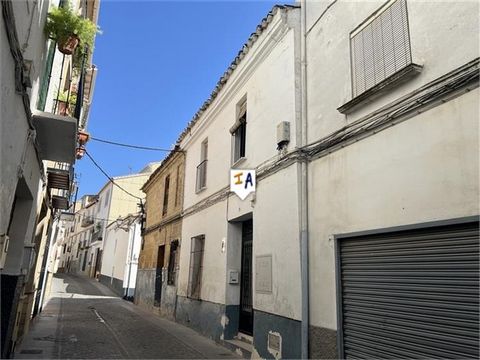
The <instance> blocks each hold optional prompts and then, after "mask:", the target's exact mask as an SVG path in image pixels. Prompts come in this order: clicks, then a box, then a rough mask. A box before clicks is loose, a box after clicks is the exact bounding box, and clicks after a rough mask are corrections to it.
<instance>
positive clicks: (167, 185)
mask: <svg viewBox="0 0 480 360" xmlns="http://www.w3.org/2000/svg"><path fill="white" fill-rule="evenodd" d="M169 189H170V175H167V177H166V178H165V188H164V191H163V211H162V214H163V216H165V215H166V214H167V210H168V191H169Z"/></svg>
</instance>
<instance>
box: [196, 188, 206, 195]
mask: <svg viewBox="0 0 480 360" xmlns="http://www.w3.org/2000/svg"><path fill="white" fill-rule="evenodd" d="M205 190H207V187H206V186H204V187H203V188H201V189H198V190H195V194H200V193H201V192H202V191H205Z"/></svg>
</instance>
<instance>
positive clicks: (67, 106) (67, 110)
mask: <svg viewBox="0 0 480 360" xmlns="http://www.w3.org/2000/svg"><path fill="white" fill-rule="evenodd" d="M57 101H58V113H59V114H60V115H63V116H67V115H71V114H72V113H73V109H74V108H75V104H76V103H77V94H76V93H74V92H71V93H70V94H69V93H68V92H67V91H62V92H60V93H59V94H58V97H57Z"/></svg>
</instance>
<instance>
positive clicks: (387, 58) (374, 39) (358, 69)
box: [350, 0, 412, 97]
mask: <svg viewBox="0 0 480 360" xmlns="http://www.w3.org/2000/svg"><path fill="white" fill-rule="evenodd" d="M350 52H351V67H352V96H353V97H356V96H358V95H360V94H362V93H363V92H365V91H366V90H368V89H370V88H372V87H373V86H375V85H377V84H378V83H380V82H382V81H383V80H385V79H386V78H388V77H390V76H391V75H393V74H395V73H396V72H398V71H400V70H402V69H403V68H405V67H406V66H408V65H409V64H411V63H412V52H411V47H410V34H409V29H408V14H407V3H406V0H390V1H388V2H387V3H386V4H385V5H383V6H382V7H381V8H380V9H378V10H377V11H376V12H375V13H374V14H373V15H372V16H370V17H369V18H368V19H366V20H365V21H364V22H363V23H362V24H361V25H359V26H358V27H357V28H356V29H355V30H354V31H352V32H351V33H350Z"/></svg>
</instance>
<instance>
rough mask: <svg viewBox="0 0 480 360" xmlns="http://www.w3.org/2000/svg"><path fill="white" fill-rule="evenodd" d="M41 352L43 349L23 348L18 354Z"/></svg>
mask: <svg viewBox="0 0 480 360" xmlns="http://www.w3.org/2000/svg"><path fill="white" fill-rule="evenodd" d="M42 352H43V350H39V349H25V350H22V351H20V354H30V355H34V354H41V353H42Z"/></svg>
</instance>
